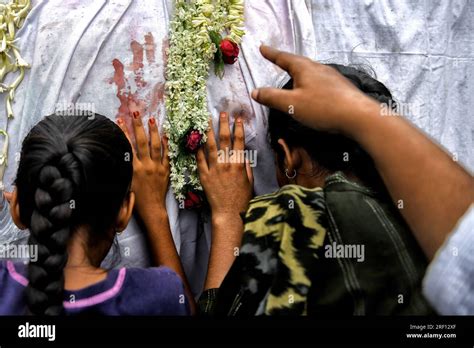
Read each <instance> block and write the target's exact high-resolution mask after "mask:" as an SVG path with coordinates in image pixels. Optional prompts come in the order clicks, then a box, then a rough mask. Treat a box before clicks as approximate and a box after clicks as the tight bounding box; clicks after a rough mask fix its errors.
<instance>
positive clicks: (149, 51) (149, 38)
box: [145, 33, 155, 64]
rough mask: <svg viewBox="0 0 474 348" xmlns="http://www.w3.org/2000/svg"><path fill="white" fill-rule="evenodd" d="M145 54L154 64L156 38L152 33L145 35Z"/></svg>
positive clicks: (149, 61)
mask: <svg viewBox="0 0 474 348" xmlns="http://www.w3.org/2000/svg"><path fill="white" fill-rule="evenodd" d="M145 54H146V60H147V61H148V63H150V64H153V63H154V62H155V39H154V38H153V34H152V33H148V34H146V35H145Z"/></svg>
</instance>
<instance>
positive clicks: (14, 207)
mask: <svg viewBox="0 0 474 348" xmlns="http://www.w3.org/2000/svg"><path fill="white" fill-rule="evenodd" d="M5 198H6V199H7V200H8V202H9V203H10V215H11V216H12V220H13V223H14V224H15V225H16V227H18V228H19V229H20V230H26V229H27V227H26V226H25V224H24V223H22V222H21V219H20V205H19V204H18V194H17V192H16V187H15V188H14V189H13V192H11V193H8V194H6V195H5Z"/></svg>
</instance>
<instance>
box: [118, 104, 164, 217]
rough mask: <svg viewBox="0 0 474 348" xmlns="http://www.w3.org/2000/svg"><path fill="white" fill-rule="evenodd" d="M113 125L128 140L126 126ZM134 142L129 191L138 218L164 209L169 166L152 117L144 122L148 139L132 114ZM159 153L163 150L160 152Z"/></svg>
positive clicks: (137, 119) (140, 120)
mask: <svg viewBox="0 0 474 348" xmlns="http://www.w3.org/2000/svg"><path fill="white" fill-rule="evenodd" d="M117 124H118V125H119V127H120V128H121V129H122V130H123V132H124V133H125V135H126V136H127V138H128V139H129V141H130V136H129V134H128V130H127V126H126V125H125V123H124V121H123V120H122V119H118V120H117ZM132 125H133V132H134V133H135V143H136V146H134V144H133V143H132V142H130V144H131V145H132V149H133V180H132V191H133V192H134V193H135V209H136V211H137V213H138V214H139V215H140V217H141V218H144V216H143V215H144V214H146V213H147V212H149V211H154V212H155V213H156V212H157V210H159V209H166V204H165V198H166V192H167V190H168V183H169V176H170V166H169V159H168V143H167V139H166V137H162V138H161V137H160V134H159V131H158V124H157V122H156V120H155V119H154V118H150V119H149V120H148V129H149V138H148V137H147V135H146V133H145V129H144V127H143V121H142V119H141V117H140V114H139V112H138V111H135V112H133V114H132ZM162 150H163V151H162Z"/></svg>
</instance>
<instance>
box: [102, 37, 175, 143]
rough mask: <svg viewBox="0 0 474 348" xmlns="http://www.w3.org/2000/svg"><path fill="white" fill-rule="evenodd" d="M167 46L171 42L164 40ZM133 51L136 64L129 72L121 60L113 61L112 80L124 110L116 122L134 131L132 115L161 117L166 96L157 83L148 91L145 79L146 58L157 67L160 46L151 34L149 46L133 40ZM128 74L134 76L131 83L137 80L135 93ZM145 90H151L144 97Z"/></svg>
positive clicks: (161, 85)
mask: <svg viewBox="0 0 474 348" xmlns="http://www.w3.org/2000/svg"><path fill="white" fill-rule="evenodd" d="M167 45H168V40H163V43H162V46H165V47H167ZM130 49H131V51H132V63H131V64H130V65H128V66H127V69H125V68H124V64H123V63H122V62H121V61H120V60H118V59H114V60H113V61H112V65H113V67H114V77H113V78H111V79H109V80H108V82H109V83H110V84H115V85H116V86H117V94H116V95H117V98H118V99H119V101H120V106H119V108H118V110H117V114H116V118H122V119H123V120H124V122H125V124H126V126H127V128H128V129H129V130H131V129H132V119H131V116H130V115H131V113H133V112H134V111H138V112H140V115H141V117H144V116H145V115H146V116H155V117H158V111H159V105H160V104H161V103H163V100H164V94H165V84H164V82H157V83H156V84H154V86H153V88H151V89H149V87H147V85H148V83H147V82H146V81H145V80H144V77H143V67H144V64H143V58H144V56H146V60H147V62H148V63H149V64H150V65H151V66H154V65H156V62H155V51H156V45H155V42H154V38H153V35H152V34H151V33H148V34H146V35H145V43H144V44H143V45H142V44H140V43H139V42H137V41H136V40H132V42H131V43H130ZM163 54H164V52H163ZM164 56H165V54H164ZM126 71H131V72H132V77H130V76H129V79H130V78H133V79H134V81H135V85H136V91H135V93H132V92H131V89H130V86H129V83H128V81H130V80H127V76H126ZM143 88H147V90H145V93H146V95H145V96H144V95H143V93H142V92H143ZM140 96H141V97H140ZM130 134H131V135H132V138H133V131H132V132H130Z"/></svg>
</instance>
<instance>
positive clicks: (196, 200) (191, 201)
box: [184, 191, 201, 209]
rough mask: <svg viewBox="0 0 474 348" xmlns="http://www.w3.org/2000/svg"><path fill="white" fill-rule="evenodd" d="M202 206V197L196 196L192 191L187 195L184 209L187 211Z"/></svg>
mask: <svg viewBox="0 0 474 348" xmlns="http://www.w3.org/2000/svg"><path fill="white" fill-rule="evenodd" d="M200 206H201V197H199V195H197V194H195V193H194V192H192V191H189V192H188V193H187V194H186V199H185V200H184V207H185V208H186V209H192V208H199V207H200Z"/></svg>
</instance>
